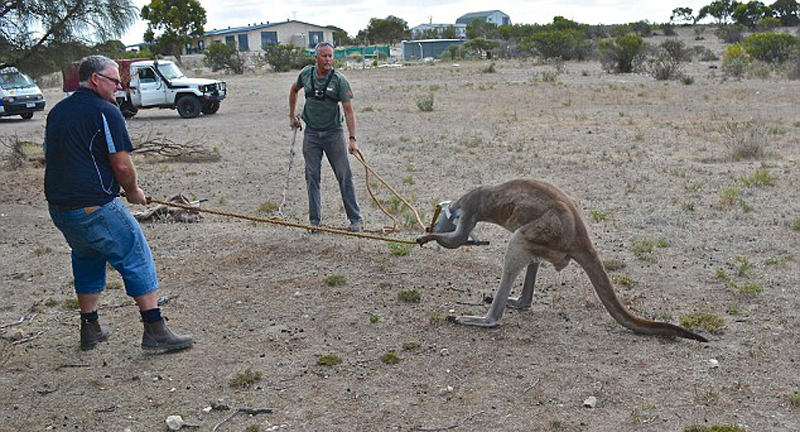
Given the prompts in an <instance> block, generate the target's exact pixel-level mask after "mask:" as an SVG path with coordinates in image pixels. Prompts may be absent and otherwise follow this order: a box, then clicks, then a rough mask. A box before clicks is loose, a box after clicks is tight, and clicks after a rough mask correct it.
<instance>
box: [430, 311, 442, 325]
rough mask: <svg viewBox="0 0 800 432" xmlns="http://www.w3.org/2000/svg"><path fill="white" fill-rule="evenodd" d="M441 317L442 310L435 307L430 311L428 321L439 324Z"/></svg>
mask: <svg viewBox="0 0 800 432" xmlns="http://www.w3.org/2000/svg"><path fill="white" fill-rule="evenodd" d="M443 319H444V312H442V311H441V310H439V309H436V310H435V311H433V312H432V313H431V319H430V323H431V324H433V325H439V324H441V323H442V320H443Z"/></svg>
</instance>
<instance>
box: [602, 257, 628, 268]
mask: <svg viewBox="0 0 800 432" xmlns="http://www.w3.org/2000/svg"><path fill="white" fill-rule="evenodd" d="M603 265H604V266H605V267H606V270H608V271H617V270H621V269H624V268H625V267H626V266H627V264H625V261H622V260H618V259H608V260H605V261H603Z"/></svg>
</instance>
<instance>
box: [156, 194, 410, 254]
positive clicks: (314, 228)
mask: <svg viewBox="0 0 800 432" xmlns="http://www.w3.org/2000/svg"><path fill="white" fill-rule="evenodd" d="M147 202H148V204H149V203H156V204H161V205H165V206H168V207H176V208H181V209H184V210H189V211H195V212H202V213H208V214H214V215H218V216H226V217H232V218H237V219H244V220H249V221H252V222H264V223H271V224H276V225H283V226H290V227H294V228H303V229H307V230H311V231H324V232H329V233H333V234H339V235H344V236H348V237H358V238H365V239H370V240H381V241H386V242H394V243H405V244H417V242H416V241H415V240H402V239H396V238H391V237H385V236H378V235H373V234H364V233H357V232H350V231H346V230H340V229H333V228H327V227H317V226H313V225H306V224H301V223H296V222H286V221H284V220H281V219H278V218H258V217H254V216H247V215H243V214H239V213H231V212H224V211H219V210H211V209H201V208H198V207H194V206H190V205H186V204H181V203H176V202H168V201H161V200H158V199H155V198H148V199H147Z"/></svg>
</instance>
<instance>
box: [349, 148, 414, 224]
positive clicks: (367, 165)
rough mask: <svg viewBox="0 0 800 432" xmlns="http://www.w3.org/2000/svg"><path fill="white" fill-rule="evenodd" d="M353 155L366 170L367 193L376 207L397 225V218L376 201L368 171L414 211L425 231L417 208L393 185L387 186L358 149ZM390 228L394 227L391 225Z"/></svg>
mask: <svg viewBox="0 0 800 432" xmlns="http://www.w3.org/2000/svg"><path fill="white" fill-rule="evenodd" d="M354 156H355V157H356V160H358V161H359V162H361V164H362V165H364V169H365V171H366V176H365V177H366V179H367V191H368V192H369V194H370V196H371V197H372V199H373V200H374V201H375V202H376V203H377V204H378V207H380V209H381V210H382V211H383V212H384V213H385V214H386V215H387V216H389V217H390V218H391V219H392V220H393V221H394V226H395V227H396V226H397V219H396V218H395V217H394V216H392V215H390V214H389V213H388V212H387V211H386V209H385V208H383V205H381V203H380V201H378V199H377V198H375V195H374V194H373V193H372V189H371V188H370V186H369V174H370V173H372V174H373V175H375V177H377V178H378V180H380V182H381V183H383V185H384V186H386V188H387V189H389V190H390V191H391V192H392V193H393V194H394V195H395V196H396V197H397V198H399V199H400V201H402V202H403V204H405V205H406V207H408V209H409V210H411V212H412V213H414V218H415V219H416V220H417V224H419V227H420V228H421V229H422V230H423V231H425V230H426V227H425V224H424V223H423V222H422V219H421V218H420V217H419V212H418V211H417V209H416V208H414V206H412V205H411V204H410V203H409V202H408V201H406V199H405V198H403V197H402V196H401V195H400V194H399V193H398V192H397V191H396V190H395V189H394V188H393V187H391V186H389V184H388V183H386V180H384V179H383V177H381V176H380V174H378V173H377V172H375V170H374V169H373V168H372V167H371V166H370V165H369V164H368V163H367V161H366V160H365V159H364V155H362V154H361V151H360V150H359V151H357V152H356V153H355V155H354ZM392 229H394V227H392Z"/></svg>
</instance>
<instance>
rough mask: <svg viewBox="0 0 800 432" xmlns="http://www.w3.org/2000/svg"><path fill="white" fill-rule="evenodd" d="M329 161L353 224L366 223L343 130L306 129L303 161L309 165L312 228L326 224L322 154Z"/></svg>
mask: <svg viewBox="0 0 800 432" xmlns="http://www.w3.org/2000/svg"><path fill="white" fill-rule="evenodd" d="M323 153H325V156H326V157H327V158H328V162H329V163H330V164H331V168H333V173H334V175H335V176H336V181H338V182H339V192H341V194H342V202H343V203H344V210H345V212H346V213H347V219H348V220H350V223H351V224H353V223H359V222H361V221H362V218H361V209H360V208H359V207H358V200H357V199H356V188H355V185H354V184H353V172H352V171H351V170H350V161H349V160H348V158H347V143H346V142H345V138H344V130H343V129H342V128H337V129H330V130H322V131H321V130H314V129H311V128H309V127H306V130H305V133H304V135H303V159H305V163H306V188H307V189H308V220H309V222H310V223H311V225H319V224H320V223H321V222H322V204H321V202H320V196H319V184H320V177H321V170H322V154H323Z"/></svg>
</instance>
